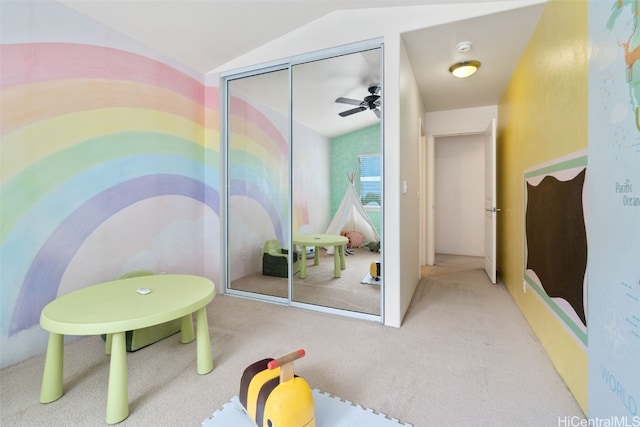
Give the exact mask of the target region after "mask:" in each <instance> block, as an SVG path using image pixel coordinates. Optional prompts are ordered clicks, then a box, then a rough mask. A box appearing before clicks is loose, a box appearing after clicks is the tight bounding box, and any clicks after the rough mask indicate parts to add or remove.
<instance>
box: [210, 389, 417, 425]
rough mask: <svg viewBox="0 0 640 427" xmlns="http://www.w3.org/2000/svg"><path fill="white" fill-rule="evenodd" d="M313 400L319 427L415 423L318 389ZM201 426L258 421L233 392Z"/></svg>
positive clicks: (246, 423) (242, 423) (250, 423)
mask: <svg viewBox="0 0 640 427" xmlns="http://www.w3.org/2000/svg"><path fill="white" fill-rule="evenodd" d="M313 401H314V406H315V415H316V427H398V426H405V427H413V425H412V424H403V423H401V422H400V421H399V420H397V419H394V418H389V417H387V416H386V415H384V414H381V413H378V412H373V411H372V410H370V409H365V408H363V407H362V406H359V405H355V404H353V403H351V402H348V401H344V400H341V399H339V398H337V397H334V396H331V395H330V394H327V393H323V392H321V391H319V390H313ZM202 427H255V424H254V423H253V421H252V420H251V418H249V416H248V415H247V414H246V413H245V412H244V410H243V409H242V405H241V404H240V400H239V399H238V396H234V397H233V398H232V399H231V401H229V402H228V403H225V404H224V406H223V407H222V409H220V410H218V411H216V412H214V413H213V415H212V416H211V418H207V419H206V420H204V421H203V422H202Z"/></svg>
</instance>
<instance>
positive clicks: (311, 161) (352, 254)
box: [291, 48, 382, 315]
mask: <svg viewBox="0 0 640 427" xmlns="http://www.w3.org/2000/svg"><path fill="white" fill-rule="evenodd" d="M381 68H382V53H381V49H379V48H378V49H372V50H367V51H363V52H357V53H353V54H349V55H343V56H338V57H332V58H327V59H323V60H318V61H314V62H308V63H303V64H299V65H295V66H293V67H292V87H293V94H292V177H293V178H292V184H291V185H292V194H293V201H292V202H293V205H292V209H293V211H292V222H293V224H292V230H293V236H292V241H293V247H294V248H296V252H298V253H299V255H300V258H301V261H302V262H303V263H305V264H301V266H300V272H299V273H298V274H295V275H294V276H293V285H292V296H291V300H292V301H295V302H302V303H308V304H314V305H318V306H324V307H331V308H337V309H342V310H349V311H353V312H358V313H366V314H372V315H380V314H381V305H382V298H381V294H382V278H381V275H380V273H379V271H380V262H381V253H380V252H379V248H380V235H381V234H382V233H381V229H380V226H381V220H382V219H381V210H382V206H381V203H382V197H381V196H382V168H381V165H382V163H381V162H382V125H381V119H380V117H381V109H382V102H381V101H382V87H381V83H382V76H381ZM341 236H342V237H341ZM344 242H348V243H347V244H346V245H344ZM316 245H317V246H316ZM344 249H346V251H344V252H343V250H344ZM372 266H373V268H372Z"/></svg>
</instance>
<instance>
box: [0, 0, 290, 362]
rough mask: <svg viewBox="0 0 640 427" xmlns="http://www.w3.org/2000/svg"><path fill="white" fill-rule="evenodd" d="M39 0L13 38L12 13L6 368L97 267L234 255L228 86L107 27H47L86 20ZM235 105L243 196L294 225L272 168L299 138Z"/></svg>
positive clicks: (208, 261)
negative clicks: (226, 236) (50, 307)
mask: <svg viewBox="0 0 640 427" xmlns="http://www.w3.org/2000/svg"><path fill="white" fill-rule="evenodd" d="M36 3H37V2H20V4H13V5H11V6H12V7H13V9H12V10H11V12H12V13H13V15H12V17H11V18H12V20H13V21H14V22H16V24H15V25H14V26H13V28H14V29H16V28H18V27H19V25H18V23H20V22H22V21H28V22H29V23H30V25H33V27H32V28H26V29H25V28H24V27H20V29H19V31H20V34H19V35H16V34H9V35H11V37H5V36H6V35H7V32H10V31H12V29H11V27H10V26H7V25H4V24H5V23H6V22H7V21H5V20H3V29H2V32H3V37H2V40H3V42H4V43H5V44H1V45H0V56H1V57H2V61H1V64H0V73H1V74H0V106H1V108H2V114H1V115H0V126H1V127H0V136H1V141H0V161H1V169H0V218H1V223H0V267H1V270H0V278H1V284H0V304H1V306H0V313H1V317H0V338H1V341H2V344H3V345H2V346H1V348H2V362H3V366H4V365H6V364H7V362H9V364H10V363H15V362H17V361H20V360H22V359H24V358H26V357H29V356H30V355H32V354H33V350H31V351H29V349H28V347H32V348H33V347H37V348H38V349H39V351H42V350H43V349H44V346H45V345H46V342H45V343H42V342H41V341H42V340H41V336H40V335H38V336H33V337H31V338H29V337H25V338H24V339H21V341H20V345H19V346H18V347H24V348H18V349H17V350H16V348H15V347H16V346H13V345H12V346H8V345H6V343H7V342H8V340H10V339H12V337H15V336H17V335H19V334H22V333H24V332H26V331H29V330H31V329H33V328H34V327H35V329H36V330H40V329H39V326H38V324H39V317H40V311H41V310H42V308H43V307H44V306H45V305H46V304H47V303H48V302H50V301H51V300H53V299H55V298H56V296H57V295H59V294H60V293H65V292H68V291H70V290H73V289H74V287H75V288H77V287H81V286H87V285H90V284H91V282H90V281H89V280H88V279H89V278H91V279H95V281H103V280H111V279H113V278H115V277H117V276H118V275H119V274H122V273H123V272H124V271H123V269H126V268H127V267H130V268H133V267H136V266H138V267H140V268H142V267H145V268H154V267H155V270H156V271H160V270H159V269H160V268H167V269H171V270H166V271H167V272H181V273H191V274H201V275H206V276H208V277H211V278H212V279H213V280H214V281H217V279H218V278H219V277H220V272H219V270H220V263H221V259H222V256H221V254H220V253H219V252H220V250H219V248H220V241H219V240H220V230H219V229H220V224H219V218H220V210H221V207H220V200H221V199H220V191H221V185H220V171H221V156H220V144H219V129H220V123H219V111H218V106H219V104H220V99H219V90H218V88H217V87H215V86H207V85H205V84H204V83H203V81H204V80H205V76H204V75H203V76H201V79H198V77H197V76H196V77H194V75H192V74H189V73H187V72H184V71H181V70H179V69H178V68H177V67H175V66H172V65H169V64H168V63H167V61H163V60H159V59H157V58H154V57H152V56H150V55H147V54H142V53H140V51H141V50H143V49H137V50H136V49H132V48H131V46H132V45H134V42H133V41H131V42H130V43H129V44H128V45H127V46H126V48H125V47H122V48H117V47H113V46H104V45H97V44H94V39H95V34H94V35H91V36H89V35H87V38H91V43H89V42H83V33H82V32H78V34H77V35H75V38H76V39H77V40H78V42H70V41H69V40H68V39H69V37H68V34H67V35H66V36H65V37H61V38H62V39H64V41H59V40H58V39H56V38H55V37H54V36H49V38H47V37H43V36H42V35H43V34H50V33H55V31H50V32H47V31H44V30H43V28H41V27H40V26H41V25H61V21H60V15H63V16H65V17H66V14H68V18H69V22H73V23H76V22H77V21H78V20H79V19H82V20H86V18H84V17H80V16H78V15H77V14H75V13H74V12H71V11H70V10H67V8H66V7H64V6H62V5H60V4H57V5H55V7H56V14H51V10H50V9H47V8H49V7H53V6H52V5H50V4H47V8H45V7H44V6H42V5H43V4H42V3H40V4H38V5H37V6H35V5H36ZM29 4H31V6H32V7H31V8H30V7H29ZM4 8H5V6H3V12H6V10H4ZM61 10H62V12H64V13H62V12H61ZM17 13H22V14H24V16H22V17H20V16H17ZM38 13H43V14H44V13H46V14H47V15H46V17H47V19H38V16H37V15H38ZM5 16H6V14H5ZM53 16H55V17H56V19H52V17H53ZM27 17H28V19H27ZM43 17H44V16H42V17H40V18H43ZM7 19H8V18H7ZM73 27H76V28H80V27H82V25H80V26H79V25H77V24H74V25H69V28H73ZM91 31H93V32H96V31H98V30H96V24H95V23H93V22H91ZM101 31H103V32H104V36H103V38H104V39H105V40H114V39H117V37H113V36H111V35H110V34H111V31H110V30H108V29H106V28H102V29H101ZM20 37H22V38H23V39H24V42H16V39H19V38H20ZM7 39H10V40H11V43H6V42H5V40H7ZM36 39H37V40H36ZM233 104H234V109H233V111H232V112H231V114H232V117H231V120H232V121H233V122H236V123H243V124H242V126H240V128H241V129H245V130H246V133H244V134H242V135H233V137H235V138H244V139H245V140H246V141H247V144H245V147H246V148H245V150H244V151H242V152H237V153H234V154H233V155H234V158H235V159H236V160H237V159H240V160H241V161H240V162H238V164H240V165H241V167H242V168H244V169H246V171H247V173H245V174H244V176H245V177H246V178H245V182H233V183H232V185H231V196H232V197H236V196H237V197H249V198H252V199H255V200H256V201H257V203H259V205H260V206H262V208H263V209H264V210H265V211H266V212H268V213H269V218H270V219H271V221H272V222H273V227H274V228H275V229H282V227H283V224H285V222H284V221H285V220H286V218H284V219H283V218H282V215H281V212H282V207H281V206H280V205H281V203H282V202H281V201H278V200H274V199H273V198H271V197H270V196H269V191H270V186H271V185H274V186H276V185H278V183H279V181H278V180H279V178H278V177H277V176H275V175H272V174H270V173H269V172H268V171H272V170H277V169H278V168H279V167H278V166H277V165H278V162H281V161H283V159H286V156H287V154H286V151H285V149H286V141H285V139H284V138H283V137H282V135H281V134H280V133H278V132H277V131H276V130H275V128H274V127H273V125H272V124H271V123H270V122H269V120H268V119H267V118H266V117H265V116H264V115H263V114H262V113H260V111H259V110H257V109H256V108H254V107H252V106H251V105H249V104H247V103H245V102H243V101H237V102H234V103H233ZM265 171H267V173H265ZM150 264H151V265H150ZM94 283H95V282H94ZM218 285H219V286H220V285H221V284H220V283H218ZM36 339H37V342H36ZM8 347H13V348H12V349H10V350H9V349H8ZM8 351H12V352H13V353H14V354H13V355H12V356H11V357H9V358H7V357H6V355H7V352H8ZM16 352H17V353H22V354H23V356H20V354H18V355H16V354H15V353H16Z"/></svg>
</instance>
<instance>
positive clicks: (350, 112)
mask: <svg viewBox="0 0 640 427" xmlns="http://www.w3.org/2000/svg"><path fill="white" fill-rule="evenodd" d="M366 109H367V108H366V107H356V108H352V109H351V110H347V111H343V112H342V113H338V115H339V116H340V117H347V116H350V115H352V114H355V113H359V112H360V111H365V110H366Z"/></svg>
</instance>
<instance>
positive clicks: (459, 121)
mask: <svg viewBox="0 0 640 427" xmlns="http://www.w3.org/2000/svg"><path fill="white" fill-rule="evenodd" d="M497 117H498V106H497V105H489V106H486V107H477V108H462V109H459V110H448V111H436V112H432V113H427V114H426V115H425V127H426V129H427V134H429V135H433V136H450V135H465V134H470V133H482V132H484V131H485V130H486V129H487V126H489V123H490V122H491V119H493V118H497Z"/></svg>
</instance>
